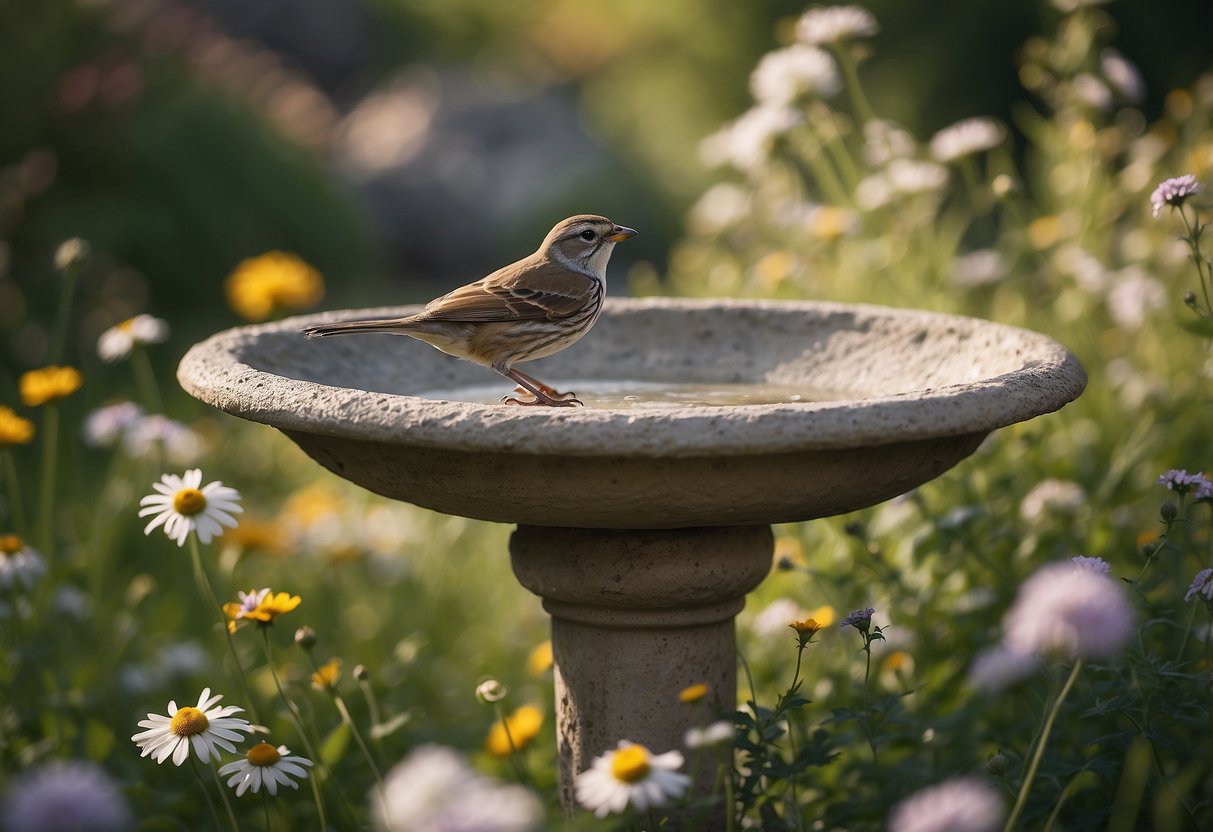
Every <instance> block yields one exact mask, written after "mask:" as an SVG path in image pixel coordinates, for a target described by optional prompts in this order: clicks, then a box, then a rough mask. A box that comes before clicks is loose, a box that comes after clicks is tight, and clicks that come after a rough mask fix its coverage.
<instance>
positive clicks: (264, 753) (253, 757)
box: [245, 742, 282, 766]
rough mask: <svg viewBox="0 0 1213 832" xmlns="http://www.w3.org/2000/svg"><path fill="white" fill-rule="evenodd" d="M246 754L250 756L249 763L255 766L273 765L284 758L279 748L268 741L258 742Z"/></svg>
mask: <svg viewBox="0 0 1213 832" xmlns="http://www.w3.org/2000/svg"><path fill="white" fill-rule="evenodd" d="M245 756H246V757H247V758H248V761H249V763H250V764H252V765H255V766H272V765H273V764H274V763H276V762H278V761H279V760H280V759H282V755H281V754H279V753H278V749H277V748H274V746H272V745H270V744H269V743H268V742H259V743H257V744H256V745H254V746H253V747H252V748H250V749H249V750H248V754H246V755H245Z"/></svg>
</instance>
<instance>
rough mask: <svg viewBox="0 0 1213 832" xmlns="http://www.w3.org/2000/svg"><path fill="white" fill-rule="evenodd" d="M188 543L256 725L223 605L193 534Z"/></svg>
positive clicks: (254, 709)
mask: <svg viewBox="0 0 1213 832" xmlns="http://www.w3.org/2000/svg"><path fill="white" fill-rule="evenodd" d="M189 541H190V557H191V559H192V560H193V562H194V580H196V581H197V582H198V589H199V591H201V592H202V595H203V600H204V602H205V599H207V598H209V599H210V603H211V605H212V606H213V607H214V608H215V609H217V610H219V629H221V630H222V631H223V636H224V638H225V639H226V641H227V649H228V651H229V652H230V653H231V654H232V661H233V662H234V663H235V664H236V674H237V676H238V677H239V678H240V690H241V692H242V693H243V694H244V701H245V702H247V703H248V710H249V713H250V714H252V716H253V719H255V720H256V721H257V722H258V723H260V722H261V715H260V714H259V713H258V712H257V704H256V701H255V700H254V699H253V694H252V691H251V689H250V688H249V683H248V677H247V676H246V675H245V673H244V664H243V663H242V662H241V661H240V654H239V653H237V652H236V641H235V639H233V638H232V631H231V630H229V629H228V626H227V614H226V613H225V612H224V611H223V604H222V603H221V602H220V601H219V596H217V595H215V589H214V587H213V586H212V585H211V579H210V577H208V575H207V573H206V567H205V566H204V565H203V563H202V548H201V546H199V544H198V537H197V535H195V534H191V535H190V536H189Z"/></svg>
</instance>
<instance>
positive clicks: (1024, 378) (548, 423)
mask: <svg viewBox="0 0 1213 832" xmlns="http://www.w3.org/2000/svg"><path fill="white" fill-rule="evenodd" d="M419 308H420V307H416V306H408V307H391V308H383V309H365V310H356V311H350V310H345V311H337V312H326V313H320V314H312V315H305V316H298V317H294V318H288V319H285V320H282V321H277V322H274V323H268V324H258V325H252V326H243V327H237V328H234V329H229V330H226V331H223V332H220V333H217V334H215V335H213V336H211V337H210V338H208V339H206V340H205V341H203V342H201V343H199V344H196V345H195V346H194V347H192V348H191V349H190V350H189V351H188V352H187V354H186V355H185V357H184V358H183V359H182V361H181V364H180V367H179V368H178V380H179V381H180V383H181V385H182V386H183V387H184V389H185V390H186V391H187V392H189V393H190V394H192V395H194V396H195V397H197V398H199V399H201V400H202V401H204V402H207V403H208V404H211V405H213V406H215V407H217V408H219V409H220V410H223V411H225V412H227V413H230V414H233V415H236V416H239V417H241V418H244V419H249V420H251V421H255V422H262V423H265V424H269V425H272V426H274V427H277V428H279V429H282V430H285V431H288V432H303V433H311V434H318V435H326V436H331V437H334V438H348V439H357V440H363V441H372V442H385V443H392V444H397V443H398V444H405V445H409V446H414V447H428V448H443V449H449V450H457V451H466V452H470V453H476V452H492V453H502V452H509V453H513V454H522V455H528V454H529V455H544V456H568V457H578V456H596V455H603V454H604V453H609V454H610V455H611V456H613V457H629V458H630V457H652V458H670V457H719V456H735V455H751V454H766V453H787V452H794V451H811V450H828V449H842V448H850V447H861V446H870V445H873V444H879V445H886V444H894V443H899V442H913V441H920V440H928V439H933V438H939V437H950V436H958V435H967V434H975V433H982V434H984V433H989V432H990V431H993V430H996V429H998V428H1002V427H1006V426H1008V425H1011V424H1014V423H1016V422H1020V421H1024V420H1026V419H1030V418H1032V417H1035V416H1038V415H1041V414H1044V413H1048V412H1051V411H1054V410H1057V409H1059V408H1060V407H1062V406H1063V405H1064V404H1066V403H1067V402H1069V401H1071V400H1073V399H1074V398H1076V397H1077V396H1078V395H1079V394H1080V393H1081V392H1082V390H1083V389H1084V387H1085V386H1086V373H1085V372H1084V371H1083V369H1082V367H1081V365H1080V364H1079V362H1078V361H1077V359H1076V358H1074V356H1073V355H1071V354H1070V353H1069V352H1068V351H1067V350H1066V349H1065V347H1063V346H1062V345H1061V344H1059V343H1057V342H1056V341H1054V340H1053V339H1051V338H1048V337H1047V336H1044V335H1040V334H1038V333H1035V332H1031V331H1029V330H1025V329H1021V328H1017V327H1011V326H1007V325H1003V324H997V323H993V322H990V321H986V320H982V319H978V318H971V317H965V316H959V315H951V314H945V313H936V312H927V311H923V310H911V309H897V308H892V307H884V306H874V305H868V304H841V303H829V302H820V301H760V300H731V299H730V300H711V299H709V300H699V299H695V300H691V299H666V298H649V299H643V300H629V299H611V300H608V302H607V304H606V308H605V310H604V313H603V318H602V320H600V322H599V324H598V326H597V327H596V328H595V330H594V331H592V332H591V333H590V335H588V336H587V337H586V338H585V339H584V341H583V342H582V343H581V344H579V345H577V346H575V347H573V348H570V349H569V350H566V351H565V352H564V353H562V354H561V355H558V356H552V357H550V358H547V359H544V360H542V361H539V362H536V363H535V365H534V366H535V367H537V368H539V369H536V370H535V371H534V372H535V374H536V375H538V376H539V377H540V378H545V379H546V378H547V377H550V376H552V372H551V370H549V369H547V368H548V367H549V366H552V365H554V364H557V363H559V362H560V361H562V360H563V361H564V362H565V363H566V364H568V365H569V366H571V367H577V366H584V365H585V363H586V362H587V361H591V360H592V359H593V358H594V357H596V356H600V355H601V353H602V351H603V345H604V344H605V343H606V342H605V339H604V334H605V331H608V330H610V329H611V324H612V322H613V321H616V322H617V321H620V320H622V319H624V318H627V317H628V316H637V315H641V316H643V315H650V316H655V318H654V319H655V320H657V319H659V318H661V317H662V316H671V318H674V319H680V320H682V321H685V322H688V323H694V322H695V321H696V319H697V318H711V319H714V320H716V321H720V320H728V319H730V318H734V317H736V318H747V319H748V320H747V321H744V322H742V323H743V325H745V326H757V327H759V328H761V327H762V326H764V322H766V321H775V322H780V321H781V319H791V325H792V333H793V336H794V335H795V331H796V329H795V324H796V321H802V322H806V323H820V324H823V325H826V326H828V327H829V328H830V333H831V334H837V333H839V332H843V333H850V334H851V335H852V336H853V337H854V338H857V339H860V340H862V339H863V338H865V337H866V336H867V335H868V334H869V333H871V334H872V336H873V337H875V338H881V337H886V338H887V337H890V334H891V335H892V336H893V337H894V340H893V341H892V342H891V343H890V345H889V350H891V349H893V348H895V347H896V348H899V349H902V350H904V349H914V348H915V345H918V344H922V343H923V342H925V341H927V339H929V338H930V337H940V335H941V334H942V335H943V336H945V337H947V338H952V339H959V342H964V341H967V340H968V339H971V338H975V337H979V338H984V339H986V340H987V341H988V342H989V343H990V344H992V345H996V346H995V348H996V349H998V350H1000V351H1001V353H1002V354H1004V355H1006V356H1009V357H1010V363H1008V364H1006V365H1005V366H1004V367H1002V368H1000V369H1001V371H999V372H994V373H991V374H989V375H983V376H982V377H979V378H968V379H965V380H962V381H957V382H954V383H942V384H939V385H938V386H930V385H928V386H924V387H922V389H907V390H901V391H898V392H894V393H892V394H888V395H880V394H878V393H871V392H869V394H867V395H864V393H863V391H861V390H857V391H856V395H855V397H854V398H845V399H838V400H828V401H808V402H787V403H778V404H742V405H722V406H711V405H709V406H703V405H699V406H688V407H672V408H670V407H667V408H652V409H650V408H644V407H639V408H635V409H620V410H604V409H589V408H559V409H555V408H542V407H527V408H520V407H511V406H506V405H500V404H478V403H471V402H460V401H447V400H441V399H434V398H423V397H420V396H416V395H408V394H406V393H392V392H385V391H372V390H363V389H359V388H357V387H342V386H337V385H334V384H328V383H322V382H321V381H319V380H316V379H309V378H307V377H306V376H307V375H308V374H309V373H310V369H309V368H310V367H311V365H313V364H314V363H316V361H317V360H318V359H319V357H320V352H319V351H320V350H334V351H343V352H345V353H346V354H347V355H348V356H349V360H352V361H355V362H360V361H362V360H364V359H363V358H362V357H365V356H370V355H372V354H373V352H372V351H386V350H392V351H401V354H402V355H404V356H406V357H407V358H406V360H407V361H408V362H410V363H413V364H416V363H423V364H426V366H429V367H438V368H440V370H441V372H443V373H447V374H452V373H453V374H455V375H459V374H460V373H462V370H457V369H456V368H466V370H467V374H463V375H461V376H459V377H460V378H462V379H464V381H462V382H456V381H452V382H451V383H450V384H449V385H447V386H446V389H451V388H455V387H458V386H460V385H461V384H469V383H475V381H474V380H479V379H481V378H482V375H483V377H484V378H488V377H489V376H491V373H490V372H489V371H487V370H485V369H483V368H478V367H474V366H473V365H470V364H466V363H465V362H460V361H458V360H456V359H454V358H451V357H449V356H444V355H441V354H439V353H437V351H435V350H433V349H432V348H431V347H428V346H427V345H424V344H419V343H415V342H413V341H412V339H408V338H400V337H398V336H387V335H382V336H349V337H346V338H342V339H334V340H333V341H331V342H330V341H326V342H316V341H310V342H309V341H307V340H306V339H305V338H304V336H303V335H302V334H301V333H300V332H299V330H300V329H301V328H302V327H303V326H306V325H307V324H311V323H318V322H322V321H327V320H333V319H338V318H349V317H351V315H356V316H366V317H371V316H379V315H403V314H409V313H411V312H413V311H416V310H417V309H419ZM722 315H724V316H726V317H725V318H721V316H722ZM784 323H787V322H784ZM665 334H666V335H674V334H676V333H673V332H671V331H667V332H666V333H665ZM815 334H816V333H815V331H813V330H812V329H806V330H805V335H806V338H805V341H804V348H805V350H804V354H805V356H810V354H811V353H812V352H813V348H814V347H816V348H817V350H818V351H820V350H821V349H828V348H829V347H830V344H829V343H828V340H829V339H827V341H826V342H821V341H817V342H815V341H814V340H813V336H815ZM745 335H746V337H753V336H754V335H755V333H745ZM757 335H758V336H761V332H759V333H757ZM719 337H720V338H721V339H728V338H731V337H733V336H732V335H730V334H729V333H721V334H720V336H719ZM376 338H378V339H387V341H388V342H395V343H392V344H391V345H388V343H387V342H385V341H378V342H376V341H375V340H374V339H376ZM759 342H760V343H759V344H758V346H757V348H756V349H757V350H758V351H761V338H759ZM959 342H958V343H959ZM615 346H618V345H615ZM889 350H885V353H884V354H881V353H880V352H879V351H878V352H876V353H873V354H872V355H871V356H870V357H871V358H872V359H873V361H876V360H881V361H887V360H896V359H898V358H902V359H903V360H904V357H903V356H898V355H889V354H888V352H889ZM313 351H316V352H313ZM753 351H754V350H751V352H753ZM974 354H975V355H976V354H977V353H976V352H975V353H974ZM987 357H988V356H987ZM758 358H761V356H758ZM946 358H947V356H944V357H943V358H941V357H940V356H939V355H934V356H931V357H930V360H933V361H944V360H946ZM365 360H368V361H369V360H371V359H369V358H367V359H365ZM435 361H436V362H445V363H448V364H449V365H450V366H443V364H442V363H438V364H435V363H434V362H435ZM426 362H428V364H427V363H426ZM792 363H795V362H792ZM962 363H963V362H962ZM961 369H962V370H963V367H962V368H961ZM779 371H780V367H778V366H771V367H766V368H763V367H761V366H760V367H759V368H758V372H760V373H766V374H768V375H769V374H770V373H771V372H776V373H778V372H779ZM808 371H809V372H812V369H811V368H810V369H809V370H808ZM794 372H795V371H794ZM288 373H292V374H293V375H292V374H288ZM573 375H576V376H577V377H582V376H583V375H584V374H582V373H577V372H576V370H574V371H573ZM453 377H454V376H452V378H453ZM601 377H603V378H607V377H608V376H606V375H605V374H602V375H601ZM591 383H592V381H591ZM723 383H727V382H723ZM418 387H419V389H421V390H426V391H430V392H433V391H437V390H441V389H444V386H443V385H441V384H435V383H434V382H432V381H427V382H425V383H423V384H419V385H418ZM504 392H508V391H504ZM353 400H356V406H354V404H353ZM641 427H643V429H640V428H641Z"/></svg>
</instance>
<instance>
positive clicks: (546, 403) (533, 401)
mask: <svg viewBox="0 0 1213 832" xmlns="http://www.w3.org/2000/svg"><path fill="white" fill-rule="evenodd" d="M521 392H523V393H524V394H525V395H527V396H528V398H521V397H516V396H502V397H501V403H502V404H512V405H517V406H519V407H573V406H575V405H584V404H585V402H583V401H581V399H578V398H577V397H576V396H574V395H573V394H572V393H565V394H563V395H562V396H561V397H560V398H553V397H552V396H548V395H546V394H544V395H542V396H536V395H534V394H533V393H531V392H530V391H529V390H526V391H521Z"/></svg>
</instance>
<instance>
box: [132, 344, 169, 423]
mask: <svg viewBox="0 0 1213 832" xmlns="http://www.w3.org/2000/svg"><path fill="white" fill-rule="evenodd" d="M131 367H132V368H133V369H134V372H135V386H136V387H137V388H138V390H139V398H141V399H143V405H144V407H146V408H147V409H148V410H150V411H151V412H153V413H163V412H164V404H163V402H162V400H161V398H160V386H159V385H158V384H156V372H155V371H154V370H153V369H152V362H151V360H150V359H149V358H148V357H147V350H145V349H143V347H142V346H141V345H139V344H136V345H135V347H134V349H132V350H131Z"/></svg>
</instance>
